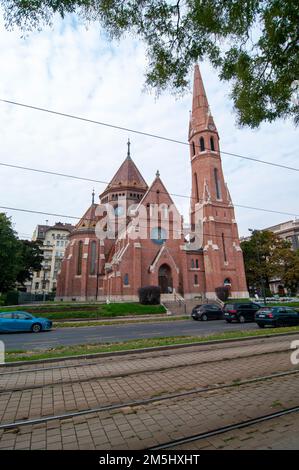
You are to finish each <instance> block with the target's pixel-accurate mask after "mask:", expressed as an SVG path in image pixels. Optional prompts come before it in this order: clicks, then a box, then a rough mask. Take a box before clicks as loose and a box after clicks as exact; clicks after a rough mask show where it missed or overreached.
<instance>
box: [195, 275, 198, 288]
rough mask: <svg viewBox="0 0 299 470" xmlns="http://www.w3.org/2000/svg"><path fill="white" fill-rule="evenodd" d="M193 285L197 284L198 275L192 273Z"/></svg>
mask: <svg viewBox="0 0 299 470" xmlns="http://www.w3.org/2000/svg"><path fill="white" fill-rule="evenodd" d="M194 285H195V286H198V275H197V274H194Z"/></svg>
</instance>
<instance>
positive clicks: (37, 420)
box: [0, 370, 299, 450]
mask: <svg viewBox="0 0 299 470" xmlns="http://www.w3.org/2000/svg"><path fill="white" fill-rule="evenodd" d="M298 373H299V370H293V371H287V372H277V373H274V374H269V375H265V376H257V377H254V378H251V379H245V380H242V381H238V382H233V383H230V384H224V385H216V386H208V387H200V388H195V389H192V390H188V391H184V392H179V393H171V394H165V395H159V396H153V397H149V398H147V399H143V400H134V401H128V402H123V403H117V404H113V405H105V406H97V407H94V408H88V409H84V410H77V411H73V412H68V413H62V414H56V415H51V416H43V417H39V418H33V419H26V420H19V421H14V422H10V423H1V424H0V430H1V429H3V430H9V429H13V428H20V427H23V426H28V425H36V424H42V423H47V422H49V421H55V420H64V419H69V418H73V417H77V416H82V415H89V414H94V413H101V412H107V411H114V410H120V409H124V408H134V407H139V406H146V405H148V404H151V403H158V402H163V401H167V400H173V399H174V398H184V397H188V396H191V395H196V394H204V393H209V392H217V391H219V390H224V389H230V388H233V387H242V386H246V385H250V384H253V383H258V382H262V381H266V380H275V379H278V378H281V377H286V376H291V375H296V374H298ZM298 411H299V406H298ZM273 415H274V414H273ZM269 416H270V415H269ZM269 419H270V418H269ZM249 421H250V420H249ZM252 421H253V420H252ZM244 423H245V422H244ZM241 424H242V423H241ZM253 424H254V423H253ZM248 425H249V424H248ZM244 426H245V424H244V425H243V427H244ZM219 429H224V428H219ZM227 430H228V429H227ZM213 432H215V433H216V431H213ZM219 432H220V431H219ZM222 432H225V431H222ZM198 436H200V435H198ZM200 438H202V439H203V437H198V439H200ZM189 439H190V441H189V442H191V440H196V439H195V436H190V437H189ZM173 442H176V441H173ZM186 442H188V441H187V440H186ZM180 443H183V442H180ZM167 445H168V444H167ZM174 445H178V442H176V444H174ZM155 450H156V449H155ZM157 450H158V449H157Z"/></svg>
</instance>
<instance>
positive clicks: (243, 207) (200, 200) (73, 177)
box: [0, 162, 299, 219]
mask: <svg viewBox="0 0 299 470" xmlns="http://www.w3.org/2000/svg"><path fill="white" fill-rule="evenodd" d="M0 166H4V167H8V168H16V169H18V170H26V171H33V172H35V173H44V174H47V175H54V176H62V177H65V178H72V179H76V180H82V181H88V182H92V183H100V184H107V185H108V184H109V182H108V181H101V180H96V179H93V178H85V177H83V176H76V175H69V174H66V173H58V172H55V171H48V170H39V169H37V168H30V167H25V166H20V165H12V164H9V163H3V162H0ZM116 191H117V189H116ZM148 191H149V192H151V191H152V192H155V191H154V190H152V189H148ZM160 194H168V195H169V196H175V197H182V198H185V199H194V200H196V201H197V202H203V199H201V198H200V199H198V200H197V198H195V197H192V196H187V195H186V194H176V193H169V192H167V191H160ZM234 207H239V208H242V209H251V210H257V211H262V212H269V213H273V214H280V215H290V216H294V217H299V216H298V215H297V214H293V213H290V212H283V211H276V210H273V209H265V208H262V207H253V206H244V205H241V204H234ZM4 208H5V207H4ZM11 210H14V209H11ZM16 210H17V209H16ZM33 212H34V211H33ZM41 214H44V215H53V216H57V217H64V216H62V215H61V216H60V215H59V214H48V213H46V212H44V213H43V212H42V213H41ZM65 217H68V216H65ZM69 217H70V218H73V219H77V218H78V219H79V218H81V217H72V216H69Z"/></svg>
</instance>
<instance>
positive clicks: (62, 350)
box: [5, 326, 299, 362]
mask: <svg viewBox="0 0 299 470" xmlns="http://www.w3.org/2000/svg"><path fill="white" fill-rule="evenodd" d="M296 331H298V332H299V327H298V326H295V327H288V328H267V329H263V330H253V331H230V332H226V333H215V334H212V335H207V336H165V337H160V338H142V339H136V340H128V341H124V342H118V343H101V344H79V345H74V346H58V347H55V348H51V349H47V350H38V351H37V350H31V351H20V350H17V351H16V350H15V351H7V352H6V353H5V360H6V362H13V361H26V360H33V359H51V358H57V357H67V356H74V357H76V356H78V355H84V354H93V353H101V352H117V351H128V350H134V349H143V348H150V347H159V346H171V345H177V344H191V343H198V342H206V341H215V340H229V339H242V338H244V337H259V336H263V335H266V334H267V335H271V334H278V333H290V332H296Z"/></svg>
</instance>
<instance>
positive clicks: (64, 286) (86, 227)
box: [57, 66, 248, 300]
mask: <svg viewBox="0 0 299 470" xmlns="http://www.w3.org/2000/svg"><path fill="white" fill-rule="evenodd" d="M189 143H190V156H191V167H192V194H191V207H190V209H191V210H190V219H191V220H190V222H191V227H190V230H189V233H188V234H187V233H186V230H184V228H183V223H182V217H181V216H180V214H179V212H178V210H177V209H176V207H175V205H174V203H173V201H172V199H171V197H170V195H169V193H168V191H167V189H166V188H165V186H164V184H163V182H162V180H161V178H160V175H159V173H157V175H156V178H155V180H154V181H153V183H152V185H151V186H150V187H148V186H147V184H146V182H145V180H144V179H143V177H142V175H141V174H140V172H139V170H138V169H137V167H136V165H135V164H134V162H133V160H132V158H131V156H130V143H128V155H127V158H126V159H125V161H124V162H123V164H122V165H121V167H120V168H119V170H118V171H117V173H116V174H115V175H114V177H113V179H112V180H111V182H110V183H109V185H108V186H107V188H106V189H105V191H104V192H103V193H102V194H101V195H100V204H95V203H94V199H93V201H92V204H91V206H90V207H89V209H88V210H87V212H86V213H85V214H84V216H83V217H82V219H81V220H80V222H79V223H78V224H77V226H76V229H75V230H74V231H73V232H72V234H71V235H70V243H69V245H68V247H67V249H66V252H65V257H64V260H63V263H62V268H61V272H60V274H59V278H58V285H57V298H58V299H64V300H72V299H76V300H91V299H93V300H105V299H107V298H111V299H114V300H137V298H138V297H137V296H138V288H139V287H141V286H146V285H160V287H161V289H162V292H163V293H164V294H170V293H177V294H179V295H181V296H183V297H184V298H185V299H190V298H194V297H201V298H214V297H215V288H216V287H219V286H221V285H223V284H229V285H230V288H231V295H232V296H233V297H247V296H248V292H247V287H246V279H245V272H244V264H243V256H242V251H241V248H240V243H239V236H238V228H237V223H236V220H235V215H234V208H233V205H232V201H231V198H230V195H229V191H228V188H227V186H226V184H225V181H224V177H223V171H222V166H221V158H220V150H219V136H218V132H217V129H216V126H215V124H214V121H213V118H212V116H211V113H210V110H209V106H208V101H207V97H206V94H205V90H204V86H203V83H202V79H201V75H200V71H199V67H198V66H196V67H195V75H194V90H193V106H192V114H191V119H190V125H189ZM108 204H109V206H108ZM109 211H110V212H109ZM109 214H110V215H112V216H113V217H110V216H109ZM112 229H114V232H115V234H116V236H115V237H114V238H112V239H110V238H109V236H110V233H111V230H112ZM100 232H101V233H102V234H104V237H103V236H100Z"/></svg>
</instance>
